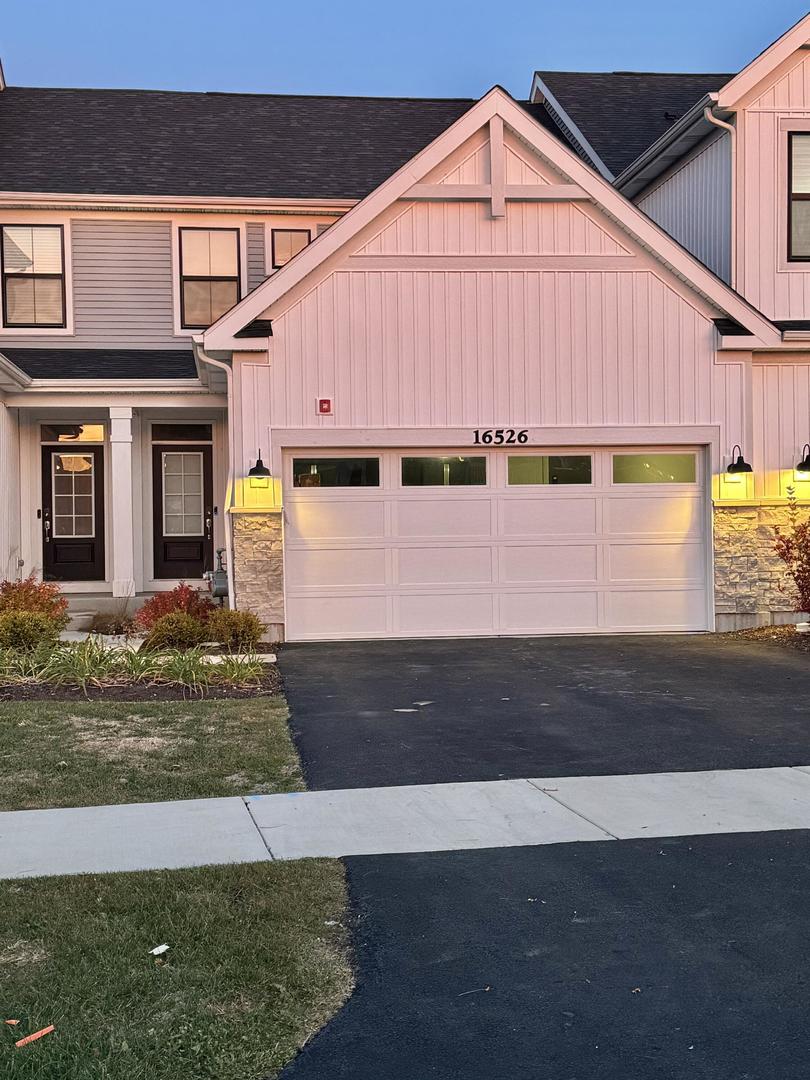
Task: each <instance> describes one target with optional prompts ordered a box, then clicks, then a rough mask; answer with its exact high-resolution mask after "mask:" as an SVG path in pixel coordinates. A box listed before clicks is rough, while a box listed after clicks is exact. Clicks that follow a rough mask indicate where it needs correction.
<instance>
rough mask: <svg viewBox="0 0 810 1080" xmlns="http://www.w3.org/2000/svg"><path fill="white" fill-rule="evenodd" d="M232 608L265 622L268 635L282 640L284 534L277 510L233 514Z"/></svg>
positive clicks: (276, 639)
mask: <svg viewBox="0 0 810 1080" xmlns="http://www.w3.org/2000/svg"><path fill="white" fill-rule="evenodd" d="M232 516H233V577H234V588H235V590H236V597H235V601H236V607H237V608H239V609H240V611H252V612H253V613H254V614H255V615H258V617H259V618H260V619H261V620H262V622H265V623H267V626H268V636H269V637H270V638H271V639H272V640H274V641H283V640H284V536H283V524H282V519H281V511H276V512H269V511H268V513H266V514H255V513H254V514H240V513H239V512H238V511H237V512H235V513H233V515H232Z"/></svg>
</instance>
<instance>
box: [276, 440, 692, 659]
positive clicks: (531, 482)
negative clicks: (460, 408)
mask: <svg viewBox="0 0 810 1080" xmlns="http://www.w3.org/2000/svg"><path fill="white" fill-rule="evenodd" d="M284 506H285V545H284V550H285V582H286V604H287V611H286V619H287V635H288V638H289V639H290V640H291V641H305V640H319V639H328V638H332V639H335V638H390V637H420V636H434V637H438V636H442V637H445V636H447V637H449V636H458V635H479V636H489V635H503V634H549V633H565V634H574V633H592V632H609V631H614V632H615V631H625V632H630V631H654V630H705V629H706V628H707V626H708V601H707V595H706V576H707V550H706V531H707V529H706V498H705V490H704V482H703V467H702V455H701V452H700V451H699V450H697V449H680V448H679V449H666V448H654V449H651V450H647V449H616V450H591V451H584V450H577V451H571V450H542V451H540V450H536V449H531V450H529V449H519V448H515V449H514V450H509V449H499V450H488V451H484V450H480V451H479V449H478V448H475V450H473V451H470V450H461V451H458V452H457V453H455V452H453V453H450V454H446V453H445V454H444V455H443V456H437V454H436V451H432V452H430V451H419V450H406V451H395V452H394V451H390V450H387V451H379V452H374V451H368V450H363V451H355V452H346V451H342V452H334V453H333V452H327V451H316V452H311V451H307V452H303V451H302V452H299V453H294V454H290V455H289V457H288V459H287V460H286V462H285V496H284Z"/></svg>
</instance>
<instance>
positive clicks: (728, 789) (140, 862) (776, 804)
mask: <svg viewBox="0 0 810 1080" xmlns="http://www.w3.org/2000/svg"><path fill="white" fill-rule="evenodd" d="M783 829H810V766H800V767H793V768H773V769H734V770H727V771H713V772H681V773H652V774H647V775H636V774H633V775H628V776H576V777H561V778H543V779H529V780H503V781H484V782H481V783H464V784H425V785H414V786H410V787H389V788H352V789H346V790H341V791H306V792H296V793H293V794H289V795H256V796H248V797H247V798H244V799H242V798H238V797H234V798H225V799H196V800H187V801H186V800H184V801H176V802H165V803H132V804H126V805H123V806H94V807H82V808H78V809H63V810H20V811H9V812H5V813H0V878H17V877H33V876H37V875H50V874H82V873H99V872H111V871H121V870H147V869H174V868H180V867H188V866H203V865H207V864H211V863H239V862H259V861H263V860H266V859H273V858H277V859H300V858H309V857H316V856H336V857H340V856H344V855H376V854H389V853H390V854H394V853H402V852H426V851H452V850H461V849H472V848H499V847H517V846H534V845H541V844H561V843H576V842H584V841H596V840H602V841H613V840H624V839H631V838H636V837H664V836H689V835H699V834H707V833H734V832H767V831H772V830H783Z"/></svg>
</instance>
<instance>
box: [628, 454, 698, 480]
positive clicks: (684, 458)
mask: <svg viewBox="0 0 810 1080" xmlns="http://www.w3.org/2000/svg"><path fill="white" fill-rule="evenodd" d="M696 481H697V465H696V461H695V455H694V454H614V455H613V483H614V484H694V483H696Z"/></svg>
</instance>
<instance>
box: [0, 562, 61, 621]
mask: <svg viewBox="0 0 810 1080" xmlns="http://www.w3.org/2000/svg"><path fill="white" fill-rule="evenodd" d="M67 610H68V602H67V597H66V596H63V595H62V590H61V589H60V588H59V586H58V585H56V584H54V583H53V582H52V581H37V579H36V578H35V577H34V575H33V574H29V575H28V577H27V578H23V579H22V581H0V615H5V614H6V613H7V612H10V611H28V612H31V613H32V614H35V615H45V616H46V617H47V618H48V619H51V620H52V622H53V624H54V626H55V627H56V628H57V631H59V630H63V629H64V628H65V627H66V626H67V624H68V613H67Z"/></svg>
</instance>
